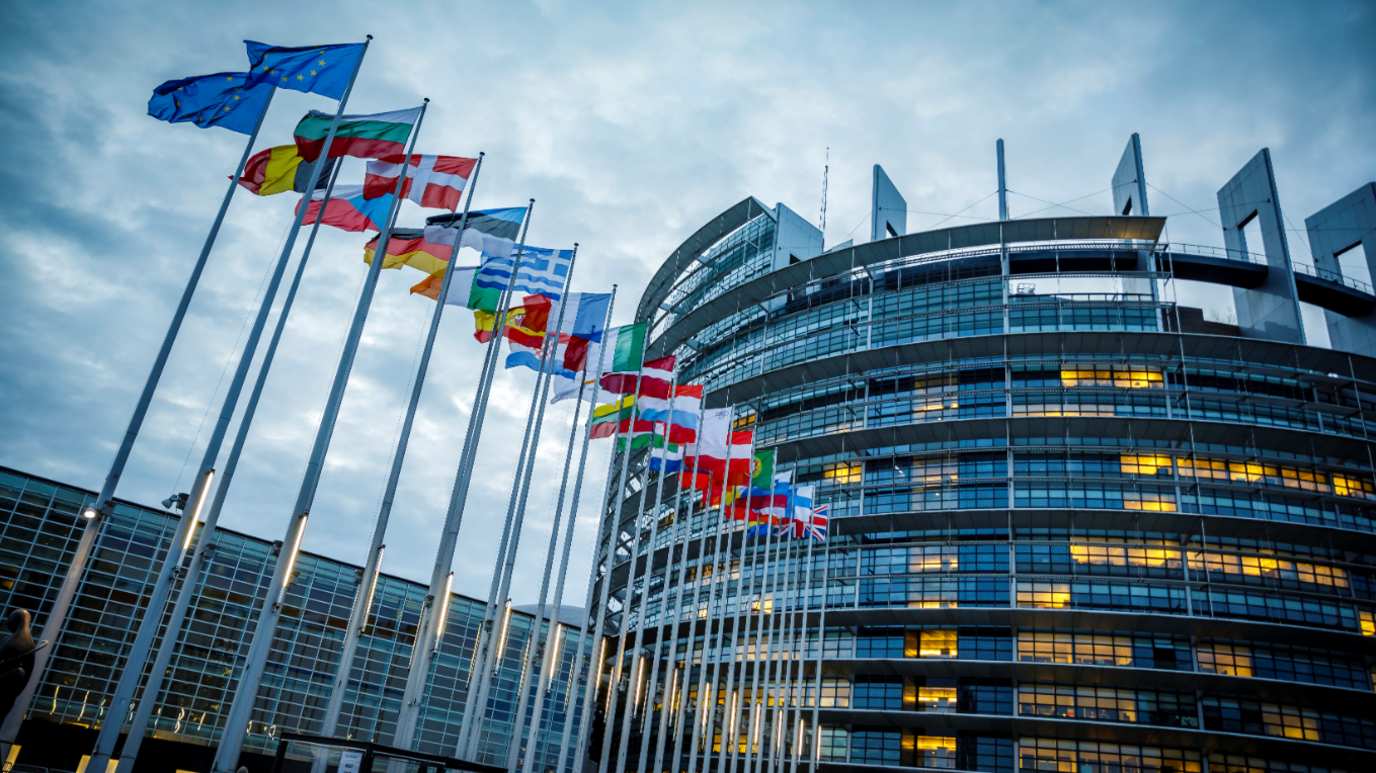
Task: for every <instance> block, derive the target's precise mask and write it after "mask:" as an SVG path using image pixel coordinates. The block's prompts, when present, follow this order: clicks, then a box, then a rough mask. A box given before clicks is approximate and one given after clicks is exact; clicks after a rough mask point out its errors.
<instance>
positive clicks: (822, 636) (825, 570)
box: [808, 492, 831, 773]
mask: <svg viewBox="0 0 1376 773" xmlns="http://www.w3.org/2000/svg"><path fill="white" fill-rule="evenodd" d="M812 496H813V500H812V501H813V508H814V509H815V508H816V502H817V499H816V497H817V494H816V493H815V492H814V493H813V495H812ZM811 524H812V518H811V516H809V517H808V525H809V528H810V527H811ZM826 543H827V545H826V549H825V550H823V551H822V611H821V613H820V614H819V615H818V619H817V660H816V662H815V663H813V666H812V671H813V676H814V678H815V681H816V684H815V686H814V688H813V696H812V749H811V750H809V752H808V758H809V763H808V770H810V771H812V772H813V773H816V771H817V762H818V758H819V757H820V756H821V751H822V747H821V743H822V728H821V727H820V726H818V724H817V715H818V712H819V710H820V707H821V705H822V657H823V655H824V654H825V653H826V646H827V606H828V602H829V599H828V598H827V597H828V596H829V595H830V591H831V589H830V588H829V587H828V585H827V583H829V582H830V581H831V578H830V576H829V575H830V573H831V524H830V522H828V524H827V539H826Z"/></svg>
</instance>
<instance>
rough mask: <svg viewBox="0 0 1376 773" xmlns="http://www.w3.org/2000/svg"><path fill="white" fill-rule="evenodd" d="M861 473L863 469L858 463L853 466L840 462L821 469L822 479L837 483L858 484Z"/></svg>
mask: <svg viewBox="0 0 1376 773" xmlns="http://www.w3.org/2000/svg"><path fill="white" fill-rule="evenodd" d="M863 471H864V468H863V467H862V466H861V465H860V463H859V462H856V463H854V464H848V463H846V462H841V463H839V464H828V465H827V466H826V467H824V468H822V477H823V478H824V479H826V480H831V481H835V482H837V483H859V482H860V476H861V474H862V473H863Z"/></svg>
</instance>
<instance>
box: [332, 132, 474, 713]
mask: <svg viewBox="0 0 1376 773" xmlns="http://www.w3.org/2000/svg"><path fill="white" fill-rule="evenodd" d="M483 155H484V154H482V153H479V154H478V161H477V163H476V164H475V165H474V166H473V176H472V178H471V179H470V180H469V181H468V184H467V186H466V187H467V189H468V190H467V193H466V195H465V197H464V202H463V216H462V218H461V219H460V221H459V235H458V238H456V239H455V240H454V249H453V251H452V252H451V253H450V255H449V267H450V268H453V267H454V263H455V259H456V257H457V255H458V251H459V243H460V242H461V241H463V238H462V237H463V232H464V229H465V228H467V227H468V211H469V208H470V207H471V206H472V204H473V193H474V189H476V188H477V186H478V174H479V173H480V172H481V171H482V168H483ZM409 171H410V166H409V164H408V166H407V167H406V168H405V169H403V170H402V175H401V176H402V177H403V178H405V177H406V174H407V173H408V172H409ZM321 211H322V212H323V211H324V209H323V207H322V209H321ZM378 247H379V248H381V247H382V244H381V243H380V242H379V244H378ZM382 256H383V257H382V258H381V260H386V252H383V253H382ZM373 260H379V258H378V253H377V252H376V251H374V252H373ZM456 273H458V272H457V271H452V270H449V269H446V270H445V272H444V279H443V280H442V281H441V283H440V295H439V299H438V300H437V301H436V302H435V310H434V311H433V312H432V313H431V314H430V327H429V329H428V330H427V331H426V334H425V346H424V348H423V350H422V351H421V356H420V365H419V366H418V367H417V368H416V376H415V379H414V380H413V381H412V383H411V401H410V402H409V403H408V404H407V405H406V418H405V419H404V420H403V421H402V425H401V434H400V436H399V437H398V438H397V447H396V450H395V451H393V452H392V469H391V472H390V473H389V474H388V476H387V487H386V489H385V490H384V492H383V494H382V506H381V507H380V508H379V509H378V514H377V521H376V522H375V523H374V524H373V539H372V542H370V543H369V545H368V554H367V555H368V561H367V564H366V565H365V566H364V568H363V575H362V578H361V580H362V581H361V582H360V583H359V586H358V590H357V592H356V593H355V594H354V604H353V608H352V609H351V610H350V612H349V624H348V627H347V628H345V630H344V646H343V648H342V649H341V651H340V655H339V666H338V667H337V668H336V669H335V677H334V683H333V684H332V685H331V687H330V701H329V704H328V705H327V706H326V708H325V720H324V722H323V723H322V724H321V730H320V734H321V735H323V736H325V737H327V738H332V737H334V734H335V730H336V728H337V727H338V724H339V712H340V710H341V709H342V708H343V705H344V693H345V691H346V689H347V687H348V683H349V674H350V672H351V671H352V670H353V662H354V654H355V653H356V652H357V650H358V640H359V637H360V636H361V635H362V633H363V627H364V625H366V624H367V620H368V610H369V607H370V606H371V604H372V600H373V590H374V589H375V588H376V586H377V581H378V574H379V572H380V571H381V569H382V552H383V547H384V546H383V544H382V541H383V540H384V539H385V538H386V536H387V524H388V521H389V520H390V519H391V515H392V503H393V501H395V499H396V494H397V485H398V483H399V482H400V480H401V467H402V464H403V463H404V462H405V461H406V450H407V447H408V445H409V444H410V441H411V427H412V425H413V424H414V423H415V420H416V409H417V407H418V406H419V405H420V395H421V390H422V389H424V387H425V375H426V373H427V371H428V370H429V367H430V355H431V353H432V352H433V351H434V348H435V337H436V335H437V334H438V333H439V327H440V317H442V316H443V315H444V307H445V299H446V298H447V297H449V295H448V293H449V283H450V281H451V280H452V279H453V277H454V274H456Z"/></svg>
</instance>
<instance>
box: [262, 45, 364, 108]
mask: <svg viewBox="0 0 1376 773" xmlns="http://www.w3.org/2000/svg"><path fill="white" fill-rule="evenodd" d="M244 45H246V46H248V62H249V65H248V69H249V73H250V74H251V75H250V78H249V85H250V86H254V85H257V84H259V83H271V84H272V85H274V86H276V87H278V88H280V89H291V90H293V91H305V92H309V93H312V94H320V95H322V96H326V97H329V98H331V99H343V98H344V89H345V88H347V87H348V85H349V78H350V77H351V76H352V75H353V74H354V68H355V67H356V66H357V65H358V60H359V59H360V58H361V57H362V56H363V50H364V49H365V48H366V47H367V45H368V44H366V43H344V44H342V45H336V46H303V47H299V48H285V47H283V46H270V45H268V44H267V43H258V42H255V41H252V40H245V41H244Z"/></svg>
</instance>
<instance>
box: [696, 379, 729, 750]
mask: <svg viewBox="0 0 1376 773" xmlns="http://www.w3.org/2000/svg"><path fill="white" fill-rule="evenodd" d="M735 418H736V410H735V406H731V418H730V421H728V423H727V436H726V469H725V472H723V473H722V482H721V485H722V494H723V496H722V497H721V501H720V502H718V504H717V535H716V540H715V541H714V544H713V546H712V564H711V566H712V577H711V580H709V581H708V583H707V617H706V618H705V620H706V622H705V623H704V624H703V630H702V668H701V669H700V670H699V672H698V716H699V717H701V719H695V720H694V722H693V738H692V742H691V743H692V745H691V748H690V749H689V755H688V773H695V772H696V770H697V760H698V748H697V747H698V735H699V732H700V731H701V730H705V731H707V739H706V743H705V744H704V749H703V755H702V769H703V773H706V771H707V766H708V765H709V764H710V763H711V760H712V734H711V732H710V731H711V729H712V723H713V721H714V719H715V717H716V713H717V703H716V701H717V698H719V697H720V690H718V691H717V692H718V695H715V696H714V695H709V694H708V693H709V692H710V690H708V688H707V670H708V669H707V666H708V662H707V661H708V659H709V656H710V654H711V649H712V648H711V643H712V642H711V639H712V607H713V606H714V604H713V602H714V601H716V593H717V585H718V582H719V581H720V579H721V577H722V576H724V575H729V574H730V570H731V550H732V547H731V543H732V542H734V538H733V537H732V534H731V532H733V531H734V530H735V527H734V525H730V524H732V523H733V522H732V521H731V519H728V518H727V517H726V496H725V493H726V480H727V477H728V474H729V473H730V471H731V435H732V432H731V429H732V428H734V426H735ZM711 494H712V483H711V479H710V473H709V479H708V484H707V491H706V492H705V494H704V496H703V505H704V509H706V510H707V511H708V512H710V511H711ZM723 539H725V540H726V562H725V566H724V567H722V568H721V569H718V566H717V564H718V561H719V559H720V557H721V555H722V540H723ZM699 574H701V572H699ZM699 582H701V580H699ZM721 585H722V587H723V590H722V612H723V615H722V618H721V620H719V621H718V625H717V648H718V650H721V649H722V648H724V647H725V646H726V644H725V642H726V617H725V614H724V613H725V611H726V583H721ZM720 665H721V652H720V651H719V652H718V653H717V657H716V662H715V663H714V664H713V667H712V683H711V686H712V687H716V685H717V679H718V678H719V677H720V676H721V675H720V673H718V672H719V670H720V668H719V667H720ZM705 690H706V692H704V691H705ZM726 708H728V707H726V706H723V710H725V709H726ZM722 743H725V740H724V738H723V741H722Z"/></svg>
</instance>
